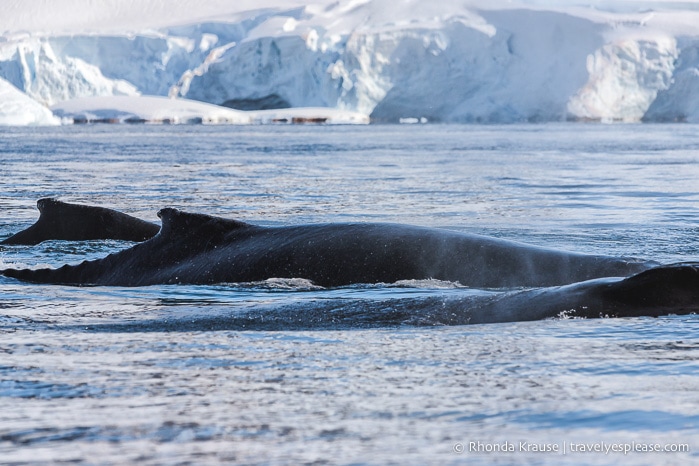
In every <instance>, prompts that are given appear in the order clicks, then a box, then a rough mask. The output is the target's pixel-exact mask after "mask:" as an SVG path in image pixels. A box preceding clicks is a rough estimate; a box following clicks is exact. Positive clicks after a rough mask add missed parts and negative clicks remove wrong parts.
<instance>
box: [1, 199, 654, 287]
mask: <svg viewBox="0 0 699 466" xmlns="http://www.w3.org/2000/svg"><path fill="white" fill-rule="evenodd" d="M158 216H159V217H160V218H161V220H162V227H161V229H160V232H159V233H158V234H157V235H155V236H154V237H153V238H151V239H149V240H147V241H145V242H143V243H140V244H136V245H134V246H133V247H131V248H129V249H126V250H123V251H120V252H118V253H115V254H111V255H109V256H107V257H105V258H103V259H98V260H94V261H85V262H83V263H81V264H78V265H66V266H63V267H60V268H58V269H38V270H13V269H7V270H4V271H3V274H4V275H6V276H9V277H15V278H19V279H21V280H26V281H30V282H40V283H54V284H68V285H114V286H144V285H154V284H175V283H181V284H214V283H232V282H253V281H261V280H266V279H269V278H303V279H307V280H310V281H312V282H313V283H314V284H316V285H319V286H323V287H337V286H343V285H351V284H358V283H394V282H396V281H399V280H411V279H415V280H420V279H437V280H444V281H451V282H458V283H460V284H461V285H464V286H468V287H474V288H513V287H540V286H557V285H565V284H570V283H574V282H581V281H585V280H590V279H594V278H600V277H612V276H613V277H626V276H629V275H632V274H634V273H638V272H641V271H643V270H646V269H648V268H649V267H651V266H653V265H656V264H653V263H649V262H645V261H640V260H635V259H620V258H614V257H606V256H592V255H585V254H576V253H568V252H562V251H556V250H552V249H546V248H540V247H535V246H529V245H525V244H521V243H516V242H512V241H506V240H501V239H495V238H489V237H485V236H480V235H472V234H466V233H460V232H455V231H450V230H440V229H434V228H424V227H416V226H409V225H400V224H381V223H356V224H335V223H333V224H320V225H299V226H287V227H272V228H268V227H261V226H256V225H251V224H248V223H244V222H240V221H236V220H229V219H224V218H219V217H213V216H209V215H204V214H192V213H186V212H181V211H179V210H177V209H173V208H165V209H162V210H161V211H160V212H158Z"/></svg>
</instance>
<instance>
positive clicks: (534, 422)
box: [0, 124, 699, 464]
mask: <svg viewBox="0 0 699 466" xmlns="http://www.w3.org/2000/svg"><path fill="white" fill-rule="evenodd" d="M698 129H699V128H698V127H696V126H692V125H658V126H655V125H609V126H608V125H582V124H546V125H522V126H517V125H513V126H463V125H414V126H398V125H394V126H381V125H377V126H369V127H329V126H271V127H207V126H187V127H167V126H70V127H60V128H40V129H32V128H19V129H2V130H1V131H0V161H1V163H0V175H2V176H0V186H1V189H0V193H2V195H1V196H0V238H4V237H7V236H9V235H10V234H11V233H13V232H16V231H18V230H20V229H22V228H25V227H26V226H28V225H30V224H31V223H33V222H34V220H35V219H36V217H37V211H36V209H35V202H36V200H37V199H38V198H40V197H46V196H54V197H58V198H60V199H62V200H65V201H70V202H78V203H86V204H93V205H103V206H107V207H112V208H116V209H118V210H121V211H124V212H127V213H130V214H132V215H136V216H138V217H141V218H144V219H147V220H152V221H157V217H156V212H157V211H158V210H159V209H160V208H161V207H166V206H173V207H177V208H180V209H183V210H187V211H193V212H204V213H208V214H213V215H219V216H224V217H230V218H237V219H240V220H244V221H246V222H250V223H257V224H263V225H289V224H301V223H315V222H318V223H320V222H344V221H387V222H398V223H410V224H416V225H425V226H435V227H443V228H450V229H456V230H460V231H467V232H473V233H481V234H487V235H491V236H497V237H503V238H509V239H515V240H519V241H524V242H527V243H532V244H538V245H545V246H548V247H556V248H560V249H567V250H574V251H580V252H587V253H595V254H610V255H619V256H637V257H642V258H647V259H653V260H657V261H660V262H676V261H684V260H697V259H699V247H698V246H699V241H698V240H697V225H698V224H699V223H698V222H697V220H699V210H698V209H697V207H698V206H699V189H698V188H697V184H696V180H697V179H699V176H698V175H699V163H698V162H699V132H698V131H697V130H698ZM128 246H129V244H128V243H123V242H118V241H106V242H102V241H93V242H45V243H42V244H40V245H38V246H32V247H26V246H11V247H10V246H0V266H1V267H7V266H37V265H52V266H56V265H60V264H63V263H66V262H69V263H76V262H79V261H81V260H84V259H90V258H96V257H101V256H103V255H105V254H107V253H108V252H112V251H116V250H119V249H122V248H125V247H128ZM470 292H472V290H466V289H463V288H460V287H458V286H456V285H455V284H451V283H443V282H436V281H426V282H405V283H396V284H379V285H371V286H366V285H362V286H352V287H343V288H338V289H322V288H318V287H315V286H314V285H313V284H312V283H309V282H306V281H303V280H268V281H266V282H261V283H251V284H230V285H226V284H222V285H217V286H152V287H144V288H117V287H85V288H77V287H62V286H43V285H41V286H40V285H30V284H24V283H20V282H17V281H14V280H11V279H6V278H0V335H1V338H0V407H2V409H0V463H2V462H4V463H10V464H23V463H30V464H34V463H42V462H44V463H61V462H79V463H100V464H126V463H134V462H138V463H141V464H172V463H184V464H186V463H191V464H218V463H236V464H307V463H318V464H461V463H466V462H468V463H469V464H471V463H473V464H493V463H494V464H561V463H568V464H620V463H623V464H689V463H691V462H697V461H698V455H699V453H698V452H699V442H698V441H697V438H699V437H698V435H697V434H699V408H698V406H699V403H698V401H699V390H698V389H699V378H698V377H697V376H698V372H699V363H698V362H697V358H698V357H699V338H698V337H697V330H699V319H697V317H696V316H695V315H689V316H668V317H662V318H656V319H654V318H637V319H597V320H546V321H540V322H520V323H511V324H491V325H471V326H464V325H455V326H449V325H432V324H434V322H425V321H424V320H420V319H402V318H399V319H396V318H395V316H396V315H397V314H399V313H398V312H397V311H399V310H404V308H405V307H406V306H410V305H411V303H414V302H418V301H419V300H420V299H423V298H435V297H437V298H440V297H450V296H454V295H463V294H464V293H470ZM317 309H329V310H331V311H332V313H331V315H330V317H328V316H327V315H322V316H319V315H318V314H317V312H311V311H313V310H317ZM251 315H252V316H254V322H255V325H252V326H250V327H249V328H248V327H246V320H245V319H241V318H240V316H251ZM265 319H267V322H268V323H269V322H271V323H269V325H264V322H265ZM261 322H262V323H261ZM631 449H632V451H628V450H631ZM512 450H514V451H512ZM537 450H545V451H537ZM625 450H626V451H625ZM649 450H653V451H649ZM655 450H668V451H655ZM678 450H679V451H678ZM687 450H688V451H687Z"/></svg>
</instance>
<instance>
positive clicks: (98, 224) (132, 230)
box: [0, 198, 160, 245]
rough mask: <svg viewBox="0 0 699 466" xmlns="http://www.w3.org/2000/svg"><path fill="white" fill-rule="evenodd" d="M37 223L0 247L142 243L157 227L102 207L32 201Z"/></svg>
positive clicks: (50, 199) (44, 200) (54, 200)
mask: <svg viewBox="0 0 699 466" xmlns="http://www.w3.org/2000/svg"><path fill="white" fill-rule="evenodd" d="M36 206H37V208H38V209H39V220H37V221H36V223H34V225H32V226H30V227H29V228H27V229H26V230H22V231H20V232H19V233H16V234H14V235H12V236H10V237H9V238H7V239H5V240H4V241H0V244H28V245H33V244H39V243H41V242H42V241H47V240H68V241H84V240H94V239H120V240H125V241H145V240H147V239H149V238H152V237H153V236H154V235H155V234H156V233H158V230H160V226H158V225H156V224H154V223H150V222H146V221H144V220H141V219H139V218H136V217H132V216H130V215H127V214H124V213H122V212H118V211H116V210H112V209H107V208H104V207H95V206H87V205H80V204H69V203H67V202H61V201H59V200H57V199H52V198H44V199H39V200H38V201H37V202H36Z"/></svg>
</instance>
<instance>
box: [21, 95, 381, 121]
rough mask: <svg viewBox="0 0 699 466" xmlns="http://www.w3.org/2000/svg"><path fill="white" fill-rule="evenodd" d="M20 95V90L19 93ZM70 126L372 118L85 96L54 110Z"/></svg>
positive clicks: (177, 100) (315, 110)
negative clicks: (80, 124)
mask: <svg viewBox="0 0 699 466" xmlns="http://www.w3.org/2000/svg"><path fill="white" fill-rule="evenodd" d="M17 92H19V91H17ZM51 109H52V110H53V112H54V114H55V115H56V116H57V117H60V118H61V119H62V120H63V121H64V122H66V123H160V124H193V123H201V124H234V125H245V124H273V123H277V124H281V123H324V124H367V123H369V117H368V116H367V115H363V114H360V113H356V112H348V111H343V110H337V109H333V108H289V109H279V110H261V111H252V112H244V111H239V110H232V109H229V108H225V107H221V106H218V105H212V104H207V103H203V102H197V101H195V100H189V99H181V98H167V97H158V96H138V97H130V96H108V97H83V98H80V99H73V100H69V101H66V102H61V103H59V104H56V105H54V106H53V107H51Z"/></svg>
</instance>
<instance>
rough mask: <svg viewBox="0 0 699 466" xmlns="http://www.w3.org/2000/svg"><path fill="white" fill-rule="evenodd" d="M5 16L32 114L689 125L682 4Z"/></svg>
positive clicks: (140, 1) (696, 69)
mask: <svg viewBox="0 0 699 466" xmlns="http://www.w3.org/2000/svg"><path fill="white" fill-rule="evenodd" d="M5 4H6V5H4V6H5V8H4V10H5V11H4V14H3V16H2V18H0V31H4V33H2V36H0V92H2V89H5V88H7V86H8V83H10V84H11V85H12V86H14V87H16V88H17V89H19V90H20V91H22V92H24V93H25V94H26V96H28V97H29V99H26V103H27V105H30V104H31V105H32V108H35V107H33V105H34V104H35V103H37V102H38V103H40V104H43V105H46V106H51V105H54V104H57V103H60V102H63V101H67V100H71V99H77V98H81V97H88V96H136V95H154V96H170V97H186V98H187V99H194V100H200V101H203V102H207V103H213V104H219V105H227V106H230V107H233V108H239V109H245V110H250V109H265V108H283V107H331V108H337V109H342V110H348V111H354V112H360V113H364V114H367V115H371V116H372V118H373V119H375V120H377V121H399V119H401V118H410V117H416V118H421V117H425V118H427V119H428V120H430V121H449V122H452V121H458V122H516V121H549V120H554V121H556V120H566V119H572V120H603V121H617V120H619V121H640V120H648V121H675V120H680V121H693V122H699V5H697V4H694V3H693V2H672V1H662V0H655V1H651V0H649V1H630V0H616V1H611V2H601V1H600V2H594V1H592V2H590V1H585V2H583V1H580V2H576V1H574V0H570V1H567V2H566V1H550V2H547V1H545V0H539V1H537V0H529V1H526V0H522V1H519V2H518V1H502V2H500V1H497V0H495V1H488V2H485V1H482V2H479V1H474V0H472V1H458V0H457V1H440V2H435V1H428V0H339V1H336V0H309V1H297V0H238V1H236V2H230V1H224V0H207V1H206V2H200V1H199V2H196V1H193V0H150V1H149V0H103V1H102V2H84V1H79V0H54V1H48V0H6V2H5ZM603 8H604V9H603ZM3 96H4V94H2V93H0V111H2V110H1V109H2V108H3V106H2V99H3V98H4V97H3ZM15 107H16V106H15ZM13 108H14V107H13ZM27 108H29V107H27ZM28 111H29V110H28ZM5 120H7V118H5ZM0 121H2V120H0Z"/></svg>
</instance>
